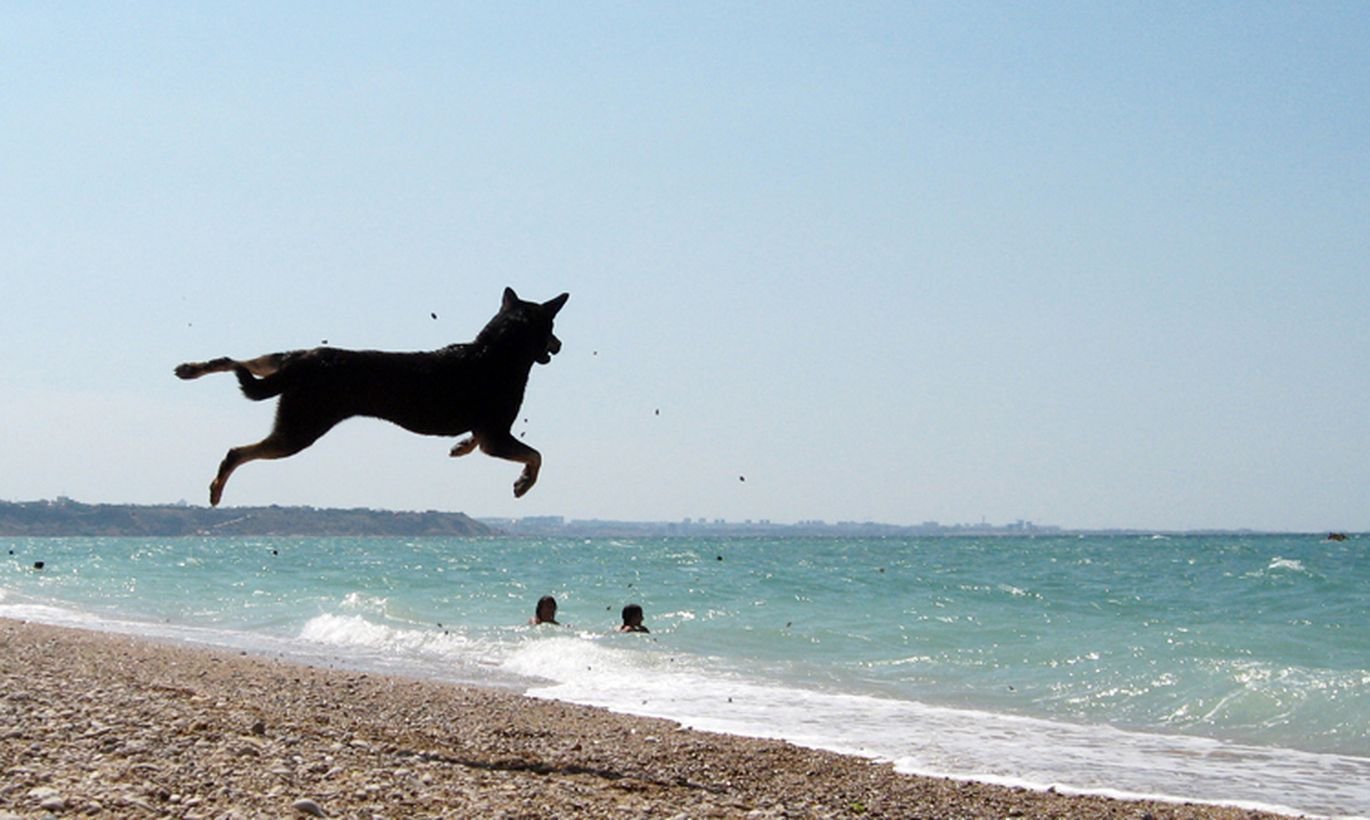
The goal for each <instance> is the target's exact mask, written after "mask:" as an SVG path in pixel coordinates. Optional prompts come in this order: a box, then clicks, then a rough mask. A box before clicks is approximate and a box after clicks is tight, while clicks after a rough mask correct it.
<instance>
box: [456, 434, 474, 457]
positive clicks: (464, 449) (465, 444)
mask: <svg viewBox="0 0 1370 820" xmlns="http://www.w3.org/2000/svg"><path fill="white" fill-rule="evenodd" d="M474 449H476V439H475V437H474V436H473V437H471V438H464V439H462V440H461V441H459V442H457V443H456V444H455V445H453V446H452V452H451V453H450V455H451V456H452V458H456V457H457V456H464V455H466V454H467V453H469V452H471V451H472V450H474Z"/></svg>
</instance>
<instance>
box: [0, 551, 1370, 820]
mask: <svg viewBox="0 0 1370 820" xmlns="http://www.w3.org/2000/svg"><path fill="white" fill-rule="evenodd" d="M6 552H8V553H9V554H8V555H6V554H5V553H6ZM37 561H42V562H43V568H42V569H35V568H34V563H35V562H37ZM545 594H551V595H554V596H556V598H557V600H558V602H559V604H560V612H559V619H560V621H561V623H562V626H542V627H530V626H529V625H528V618H529V617H530V616H531V615H532V613H533V608H534V604H535V603H536V601H537V599H538V598H539V597H540V596H542V595H545ZM630 602H631V603H638V604H641V605H642V606H643V608H644V609H645V610H646V624H647V626H648V627H650V629H651V633H650V634H646V635H641V634H636V635H635V634H617V633H615V632H613V628H614V626H615V625H616V624H617V623H618V621H619V611H620V609H621V608H622V607H623V605H624V604H626V603H630ZM0 616H3V617H10V618H21V619H28V620H33V621H41V622H45V623H53V624H62V625H72V626H80V627H86V628H94V629H101V630H109V631H116V632H128V633H135V634H140V635H147V636H151V637H155V638H159V639H163V640H170V641H177V642H182V641H183V642H192V643H199V644H212V645H216V646H222V647H229V648H234V649H240V650H247V651H250V652H254V653H262V654H270V655H285V656H289V657H292V658H296V659H299V660H302V661H305V662H309V663H314V664H322V665H333V666H340V667H352V668H363V669H368V670H375V671H386V672H394V673H399V674H404V675H410V676H420V677H425V678H436V679H442V680H450V681H458V682H466V683H477V684H481V685H487V686H499V687H507V688H511V689H515V690H518V691H522V692H526V693H528V694H531V695H534V696H538V697H546V698H556V699H560V700H566V701H574V702H577V703H588V704H594V705H599V706H605V707H608V708H610V709H614V710H617V711H622V712H631V713H635V714H643V715H653V716H659V717H666V718H671V719H673V720H676V721H679V722H680V723H682V724H685V725H687V726H692V727H695V728H698V729H709V730H717V731H723V732H730V733H734V734H744V735H757V736H766V737H781V738H785V739H788V740H791V741H793V742H795V743H799V744H804V745H809V746H816V747H822V748H827V749H833V750H837V751H842V752H849V753H854V754H860V755H867V756H870V757H874V758H879V759H882V760H890V761H893V762H894V764H895V766H896V767H897V768H899V769H900V770H903V771H908V772H917V773H924V774H935V775H951V776H955V777H964V778H973V779H978V780H984V781H990V782H997V783H1008V784H1015V785H1025V786H1031V787H1035V788H1046V787H1050V786H1054V787H1056V788H1057V789H1058V790H1059V791H1064V792H1095V793H1105V794H1115V795H1145V796H1152V797H1157V796H1159V797H1165V798H1175V799H1183V800H1200V801H1214V802H1222V803H1227V804H1238V805H1249V806H1259V807H1265V808H1274V809H1277V810H1283V811H1289V812H1304V813H1310V814H1317V815H1335V816H1370V537H1356V536H1353V537H1352V538H1351V539H1349V540H1347V541H1344V542H1339V543H1338V542H1330V541H1326V540H1323V539H1322V538H1320V537H1319V536H1315V535H1251V536H1238V535H1221V536H1171V537H1163V536H1150V537H1133V536H1127V537H1123V536H1095V535H1088V536H1073V535H1072V536H1060V537H1050V538H1046V537H1037V538H1029V537H1021V538H1019V537H994V538H972V537H965V536H962V537H945V538H932V537H930V538H922V537H911V538H872V539H838V538H831V539H828V538H787V539H760V538H756V539H753V538H726V539H725V538H719V539H698V538H683V537H681V538H660V539H640V540H612V539H589V540H582V539H561V540H558V539H541V540H537V539H525V538H472V539H387V538H170V539H120V538H111V539H98V538H94V539H93V538H35V539H14V538H10V539H0ZM454 731H459V729H457V728H456V727H454Z"/></svg>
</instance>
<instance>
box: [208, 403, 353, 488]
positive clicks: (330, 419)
mask: <svg viewBox="0 0 1370 820" xmlns="http://www.w3.org/2000/svg"><path fill="white" fill-rule="evenodd" d="M292 399H293V397H291V396H283V397H282V398H281V403H280V404H279V405H277V407H276V424H275V426H273V427H272V428H271V435H269V436H267V437H266V438H264V439H262V440H261V441H259V442H257V443H256V444H246V445H244V446H242V447H234V448H233V449H232V450H229V451H228V455H226V456H224V460H223V461H222V462H220V463H219V472H218V474H216V475H215V476H214V480H213V481H211V482H210V484H209V505H210V506H211V507H217V506H218V505H219V499H220V498H222V497H223V494H224V485H225V484H227V483H228V477H229V476H230V475H232V474H233V471H234V470H236V469H238V468H239V467H241V466H242V465H244V464H246V463H247V462H249V461H257V460H259V459H276V458H286V457H288V456H293V455H295V454H296V453H298V452H300V451H301V450H303V449H304V448H306V447H308V446H309V445H311V444H313V443H314V442H316V441H318V440H319V437H320V436H322V435H323V434H324V433H327V432H328V431H329V430H331V429H333V426H334V425H335V424H337V423H338V422H340V421H342V420H343V419H344V418H346V415H343V414H338V413H321V412H319V410H318V406H317V405H314V404H312V403H305V402H302V401H300V400H298V399H293V400H292Z"/></svg>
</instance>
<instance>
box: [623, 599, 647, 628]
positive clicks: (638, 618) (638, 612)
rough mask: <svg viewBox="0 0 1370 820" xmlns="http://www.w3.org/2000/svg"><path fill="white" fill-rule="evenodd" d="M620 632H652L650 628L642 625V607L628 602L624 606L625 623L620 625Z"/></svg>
mask: <svg viewBox="0 0 1370 820" xmlns="http://www.w3.org/2000/svg"><path fill="white" fill-rule="evenodd" d="M618 631H619V632H651V630H650V629H648V628H647V627H645V626H643V625H642V607H640V606H638V605H637V604H628V605H627V606H625V607H624V608H623V623H622V624H620V625H619V627H618Z"/></svg>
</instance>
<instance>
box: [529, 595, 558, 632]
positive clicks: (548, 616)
mask: <svg viewBox="0 0 1370 820" xmlns="http://www.w3.org/2000/svg"><path fill="white" fill-rule="evenodd" d="M528 624H529V626H540V625H542V624H552V625H553V626H561V624H560V623H559V622H558V621H557V599H556V598H553V597H552V596H551V595H544V596H542V597H541V598H539V599H538V606H537V609H535V610H533V617H531V618H529V619H528Z"/></svg>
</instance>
